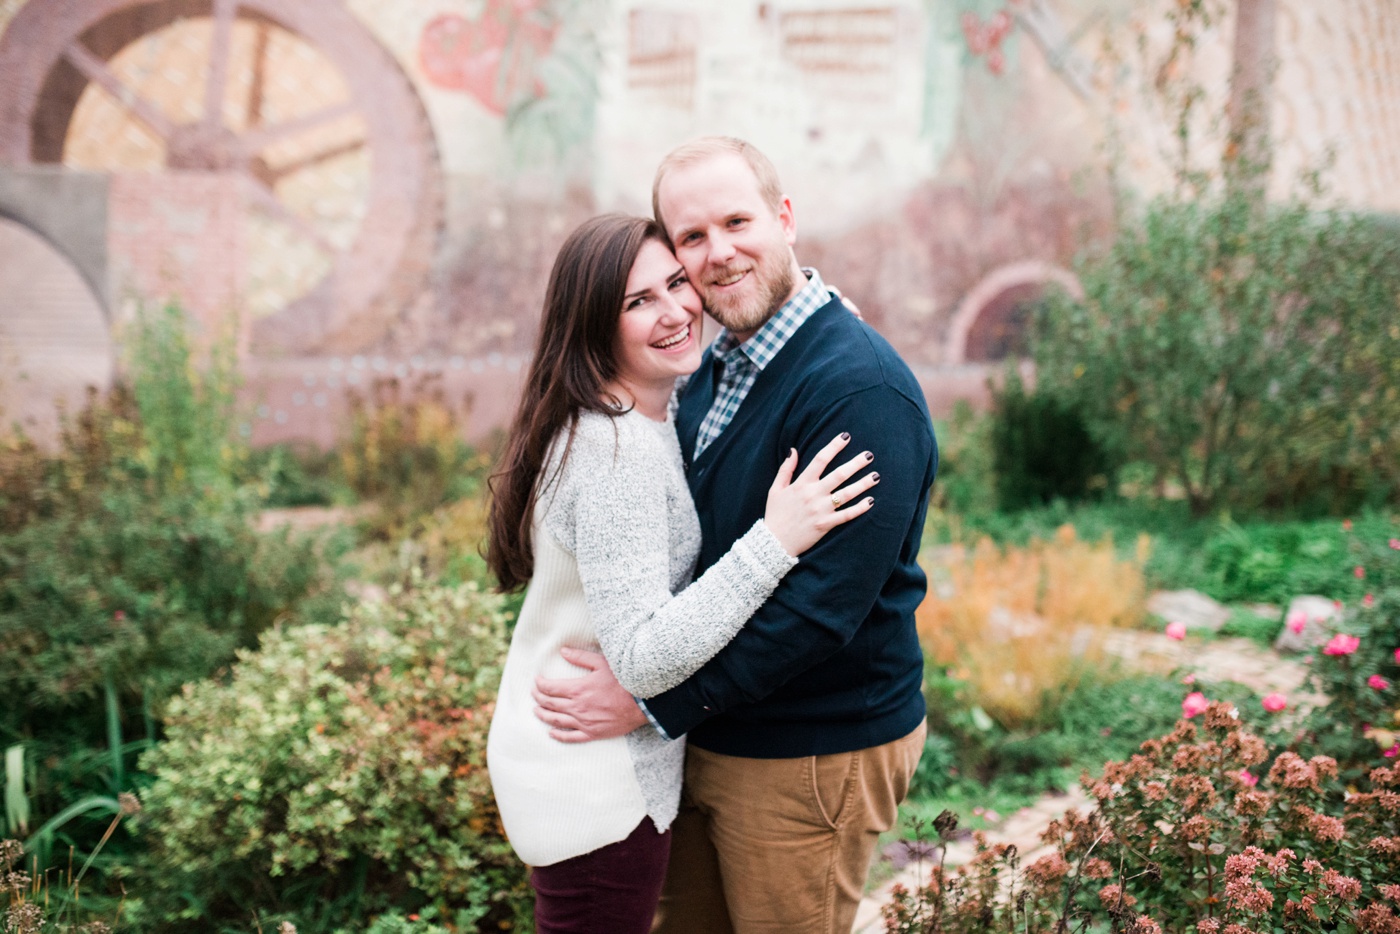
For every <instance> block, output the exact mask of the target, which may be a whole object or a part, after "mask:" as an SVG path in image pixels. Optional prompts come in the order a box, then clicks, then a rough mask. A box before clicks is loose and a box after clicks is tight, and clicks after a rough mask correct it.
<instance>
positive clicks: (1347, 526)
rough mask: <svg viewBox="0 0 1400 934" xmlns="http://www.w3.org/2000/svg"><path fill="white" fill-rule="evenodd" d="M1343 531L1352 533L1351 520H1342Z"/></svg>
mask: <svg viewBox="0 0 1400 934" xmlns="http://www.w3.org/2000/svg"><path fill="white" fill-rule="evenodd" d="M1342 531H1343V532H1350V531H1351V520H1350V519H1343V520H1342Z"/></svg>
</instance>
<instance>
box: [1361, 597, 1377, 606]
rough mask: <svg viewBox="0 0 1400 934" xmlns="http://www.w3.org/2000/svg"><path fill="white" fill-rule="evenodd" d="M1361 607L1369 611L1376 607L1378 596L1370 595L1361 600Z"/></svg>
mask: <svg viewBox="0 0 1400 934" xmlns="http://www.w3.org/2000/svg"><path fill="white" fill-rule="evenodd" d="M1361 605H1362V606H1364V607H1365V608H1366V609H1368V610H1369V609H1370V608H1371V607H1373V606H1375V605H1376V595H1375V594H1373V593H1368V594H1367V595H1366V596H1364V597H1362V598H1361Z"/></svg>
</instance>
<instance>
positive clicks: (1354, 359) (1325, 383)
mask: <svg viewBox="0 0 1400 934" xmlns="http://www.w3.org/2000/svg"><path fill="white" fill-rule="evenodd" d="M1078 272H1079V277H1080V280H1081V281H1082V283H1083V286H1084V293H1085V296H1084V300H1083V301H1082V302H1080V301H1074V300H1072V299H1070V298H1069V297H1068V296H1066V295H1063V294H1062V295H1060V296H1058V298H1057V299H1056V300H1054V301H1052V302H1051V303H1050V305H1049V306H1048V311H1047V312H1046V313H1045V314H1043V315H1042V317H1041V319H1040V322H1039V326H1038V333H1037V340H1036V342H1035V343H1036V359H1037V363H1038V371H1037V380H1038V385H1039V386H1040V387H1041V388H1042V389H1044V390H1049V391H1050V392H1051V393H1052V394H1053V395H1054V396H1055V397H1057V398H1061V399H1064V400H1066V401H1067V402H1069V403H1070V404H1071V405H1073V406H1074V407H1075V408H1076V409H1077V411H1079V412H1081V413H1082V414H1083V416H1084V418H1085V420H1086V422H1087V424H1088V427H1089V430H1090V432H1091V433H1092V434H1093V436H1094V437H1095V438H1097V439H1098V440H1099V441H1100V442H1101V443H1103V444H1104V445H1106V446H1107V447H1108V449H1109V450H1110V451H1112V452H1114V453H1115V455H1118V456H1121V457H1123V458H1124V459H1125V460H1129V461H1143V462H1145V463H1147V464H1149V465H1151V467H1152V468H1153V469H1154V470H1155V472H1156V473H1157V475H1158V476H1159V477H1161V478H1166V479H1170V480H1171V481H1172V482H1174V483H1175V484H1176V485H1177V486H1179V487H1180V489H1181V490H1182V491H1183V493H1184V495H1185V496H1186V498H1187V500H1188V502H1189V503H1190V504H1191V506H1192V508H1193V510H1194V511H1195V512H1196V513H1197V514H1202V513H1206V512H1209V511H1212V510H1216V509H1220V508H1222V507H1228V508H1231V509H1234V510H1236V511H1253V510H1259V509H1269V508H1272V509H1297V508H1311V509H1317V510H1323V511H1329V512H1331V511H1339V510H1348V509H1354V508H1357V507H1359V506H1361V505H1365V504H1368V503H1370V504H1375V503H1377V502H1381V501H1385V500H1387V499H1393V498H1394V496H1395V494H1396V491H1397V489H1400V473H1398V472H1397V471H1400V468H1398V467H1397V465H1400V433H1397V429H1400V327H1397V326H1396V325H1395V321H1396V317H1397V311H1400V241H1397V240H1396V238H1395V237H1394V236H1393V235H1392V234H1387V233H1386V232H1385V231H1383V230H1382V229H1381V228H1380V226H1379V225H1377V224H1376V223H1375V222H1373V221H1371V220H1369V219H1367V218H1364V217H1358V216H1355V215H1349V214H1344V213H1341V212H1335V211H1318V210H1314V209H1312V208H1311V207H1310V206H1308V205H1306V204H1303V203H1301V202H1290V203H1286V204H1265V203H1264V202H1263V201H1262V200H1261V199H1260V198H1259V197H1257V196H1256V195H1254V194H1252V193H1251V189H1249V188H1248V187H1242V188H1238V189H1232V190H1228V191H1227V193H1226V194H1212V193H1206V194H1203V195H1201V196H1199V197H1187V196H1184V195H1173V196H1167V197H1162V198H1158V199H1156V200H1154V201H1153V202H1151V203H1150V204H1149V205H1148V206H1147V208H1146V210H1145V211H1144V212H1143V214H1142V216H1141V217H1140V218H1131V219H1124V221H1123V222H1122V224H1121V227H1120V230H1119V233H1118V236H1117V239H1116V240H1115V241H1114V242H1113V243H1112V244H1111V245H1110V246H1109V247H1108V248H1106V249H1104V250H1101V251H1098V252H1094V253H1089V254H1086V256H1085V257H1084V258H1083V260H1082V261H1081V262H1080V263H1079V267H1078Z"/></svg>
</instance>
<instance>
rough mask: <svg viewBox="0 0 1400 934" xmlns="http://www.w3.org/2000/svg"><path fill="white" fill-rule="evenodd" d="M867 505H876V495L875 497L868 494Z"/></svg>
mask: <svg viewBox="0 0 1400 934" xmlns="http://www.w3.org/2000/svg"><path fill="white" fill-rule="evenodd" d="M865 505H867V506H873V505H875V497H873V496H867V497H866V498H865Z"/></svg>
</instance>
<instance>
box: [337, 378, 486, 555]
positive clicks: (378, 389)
mask: <svg viewBox="0 0 1400 934" xmlns="http://www.w3.org/2000/svg"><path fill="white" fill-rule="evenodd" d="M350 403H351V407H350V430H349V436H348V438H347V439H346V441H345V442H344V443H342V444H341V445H340V447H339V448H338V451H339V455H340V476H341V479H342V482H343V483H344V484H345V485H346V486H347V487H348V488H349V489H351V490H352V491H353V492H354V493H355V495H356V496H358V497H359V498H360V499H362V500H369V501H372V502H373V503H374V504H375V506H376V512H375V514H374V516H373V517H372V519H371V520H370V523H369V525H370V531H371V532H373V533H374V534H376V535H378V536H379V537H382V538H386V539H391V540H392V539H394V538H397V537H399V536H400V535H403V534H405V533H407V532H408V531H409V528H410V526H411V525H412V524H413V522H414V521H415V520H417V519H419V518H421V517H422V516H425V515H427V514H428V513H430V512H432V511H433V510H434V509H436V508H438V507H439V506H441V505H443V504H445V503H448V502H450V501H452V500H455V499H460V498H462V497H464V496H469V495H472V494H473V493H476V492H477V491H478V490H479V489H480V488H481V487H482V486H483V485H484V482H485V473H486V469H487V466H488V465H487V463H486V460H485V458H483V457H481V456H480V455H478V454H476V453H475V452H473V451H472V449H471V448H469V447H468V446H467V445H466V443H465V442H463V441H462V430H463V429H462V424H461V418H460V414H459V411H458V409H456V408H454V407H453V406H451V405H449V404H448V402H447V399H446V398H445V396H444V393H443V389H442V384H441V381H440V379H437V378H434V377H424V378H422V379H420V380H417V381H415V382H414V383H412V384H410V385H408V386H404V385H403V384H401V383H400V382H399V381H398V380H397V379H392V378H391V379H381V380H376V381H375V383H374V384H373V385H372V386H371V388H370V391H369V394H368V395H367V396H360V395H358V394H356V395H352V396H351V398H350Z"/></svg>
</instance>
